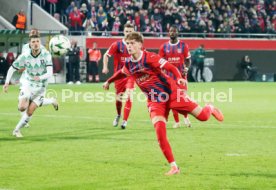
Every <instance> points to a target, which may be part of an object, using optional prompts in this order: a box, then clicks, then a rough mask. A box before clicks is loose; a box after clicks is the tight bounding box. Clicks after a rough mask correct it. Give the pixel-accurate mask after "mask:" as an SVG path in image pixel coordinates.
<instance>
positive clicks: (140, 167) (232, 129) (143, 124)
mask: <svg viewBox="0 0 276 190" xmlns="http://www.w3.org/2000/svg"><path fill="white" fill-rule="evenodd" d="M212 88H213V89H214V92H215V93H216V94H217V93H219V92H223V93H225V94H226V95H231V94H229V93H230V92H229V88H231V89H232V91H231V93H232V99H231V101H232V102H229V101H230V100H229V97H228V100H229V101H228V102H217V101H215V105H216V106H218V107H220V108H221V110H222V111H223V113H224V115H225V121H224V122H223V123H219V122H217V121H216V120H215V119H213V118H212V119H211V120H210V121H208V122H204V123H202V122H198V121H196V120H195V119H194V118H192V117H190V119H191V121H192V128H185V127H181V128H179V129H172V124H173V121H172V117H170V119H169V122H168V127H167V133H168V137H169V140H170V143H171V146H172V148H173V152H174V155H175V158H176V161H177V163H178V165H179V166H180V168H181V174H180V175H176V176H170V177H167V176H164V173H165V172H167V171H168V170H169V166H168V164H167V163H166V160H165V158H164V157H163V155H162V153H161V150H160V149H159V146H158V143H157V141H156V137H155V132H154V129H153V126H152V124H151V122H150V120H149V115H148V113H147V107H146V103H145V102H143V103H141V102H137V101H136V100H134V103H133V109H132V112H131V115H130V119H129V122H128V126H127V129H126V130H124V131H123V130H121V129H120V128H119V127H118V128H114V127H113V126H112V121H113V119H114V117H115V104H114V103H108V102H84V97H83V93H85V92H90V93H91V92H93V93H95V92H103V90H102V88H101V84H94V85H88V84H87V85H80V86H75V85H73V86H68V85H49V86H48V89H52V90H55V91H56V92H57V96H58V99H59V102H60V110H59V111H57V112H56V111H54V109H53V108H52V106H48V107H42V108H39V109H38V110H37V112H36V113H35V114H34V116H33V118H32V120H31V122H30V125H31V127H30V128H24V129H22V130H21V131H22V134H23V135H24V138H23V139H16V138H14V137H13V136H12V135H11V133H12V130H13V128H14V127H15V125H16V123H17V122H18V120H19V118H20V116H19V113H18V111H17V96H18V86H11V87H10V89H9V93H8V94H4V93H2V92H1V93H0V190H4V189H5V190H21V189H22V190H34V189H36V190H41V189H46V190H47V189H57V190H59V189H64V190H71V189H80V190H83V189H87V190H91V189H92V190H93V189H118V190H119V189H120V190H121V189H123V190H127V189H129V190H133V189H137V190H141V189H146V190H147V189H156V190H160V189H165V190H167V189H192V190H194V189H198V190H202V189H210V190H215V189H235V190H236V189H246V190H248V189H261V190H263V189H276V119H275V118H276V115H275V114H276V83H248V82H242V83H232V82H216V83H190V84H189V92H190V93H191V92H193V93H195V94H197V92H210V89H212ZM62 89H70V90H72V91H74V92H77V93H79V94H80V95H78V96H77V98H76V100H75V98H70V99H67V100H66V101H65V102H61V97H60V96H61V94H62V92H63V91H62ZM110 91H114V88H111V90H110ZM136 91H138V89H136ZM200 104H201V105H204V102H201V103H200ZM181 119H182V118H181ZM182 120H183V119H182Z"/></svg>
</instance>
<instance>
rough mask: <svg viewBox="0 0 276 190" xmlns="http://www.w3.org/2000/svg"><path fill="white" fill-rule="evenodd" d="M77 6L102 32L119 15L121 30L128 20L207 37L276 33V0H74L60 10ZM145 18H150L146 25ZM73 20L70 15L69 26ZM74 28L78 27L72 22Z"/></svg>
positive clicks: (138, 26)
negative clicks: (92, 19)
mask: <svg viewBox="0 0 276 190" xmlns="http://www.w3.org/2000/svg"><path fill="white" fill-rule="evenodd" d="M48 1H57V3H56V4H57V6H58V5H59V4H60V5H59V6H60V7H66V6H67V4H68V2H67V1H66V2H67V3H64V2H65V1H58V0H48ZM61 2H63V3H61ZM61 4H62V5H61ZM75 6H77V8H78V9H79V11H80V12H82V15H84V17H83V18H82V22H83V23H84V22H85V18H92V17H93V16H94V17H96V18H97V23H98V27H99V30H100V31H112V30H113V25H114V22H115V17H117V16H118V17H119V19H120V23H121V25H120V28H119V31H120V32H122V31H123V27H122V26H123V25H124V24H125V23H126V22H127V21H130V22H131V23H133V24H135V25H136V30H137V31H152V32H154V31H155V30H156V29H153V28H152V27H155V25H156V27H159V26H160V25H161V26H162V32H168V28H169V27H170V26H171V25H172V24H178V28H179V30H180V31H186V32H189V33H204V34H203V36H208V37H213V36H216V35H215V34H216V33H228V34H227V35H226V36H227V37H234V35H232V34H231V33H275V30H276V0H265V1H264V0H250V1H246V0H239V1H230V0H222V1H215V0H208V1H207V0H185V1H179V0H153V1H149V0H146V1H142V0H139V1H133V0H115V1H110V0H108V1H107V0H105V1H103V0H97V1H95V0H89V1H88V0H73V1H72V2H71V4H70V5H69V6H68V7H67V8H66V10H61V11H60V13H61V15H63V14H62V13H63V12H66V15H68V16H69V15H70V13H71V12H73V9H74V7H75ZM146 19H149V22H148V21H147V22H148V23H147V24H146ZM151 20H154V21H156V23H155V24H153V23H152V22H151ZM183 21H186V22H187V23H186V22H183ZM71 22H72V20H71V19H70V16H69V23H70V24H68V25H69V27H70V28H72V23H71ZM158 22H159V23H160V24H159V23H158ZM177 22H178V23H177ZM83 23H82V24H83ZM148 25H150V26H151V27H149V26H148ZM273 27H274V29H273ZM73 28H74V30H75V29H76V28H77V27H76V26H75V25H73ZM149 28H151V29H149ZM78 29H79V30H81V28H78ZM157 30H159V31H161V30H160V29H159V28H158V29H157ZM106 33H108V32H104V33H103V34H106ZM160 36H161V35H160ZM218 36H221V35H218Z"/></svg>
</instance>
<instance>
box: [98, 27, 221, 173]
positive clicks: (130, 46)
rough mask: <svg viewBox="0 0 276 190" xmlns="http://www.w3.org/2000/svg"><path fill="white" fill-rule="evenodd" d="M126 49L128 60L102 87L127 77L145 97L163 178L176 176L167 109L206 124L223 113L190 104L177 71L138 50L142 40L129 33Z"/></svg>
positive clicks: (209, 106) (161, 60)
mask: <svg viewBox="0 0 276 190" xmlns="http://www.w3.org/2000/svg"><path fill="white" fill-rule="evenodd" d="M125 40H126V44H127V50H128V52H129V54H130V55H131V58H129V59H127V60H126V63H125V66H124V67H123V68H122V69H121V70H120V71H118V72H116V73H115V74H114V75H113V76H112V77H111V78H109V79H108V80H107V81H106V82H105V83H104V85H103V88H104V89H106V90H107V89H109V85H110V83H111V82H114V81H116V80H119V79H121V78H124V77H125V76H126V75H127V76H132V77H133V78H134V79H135V81H136V83H137V85H138V86H139V87H140V89H141V90H142V91H143V92H144V93H145V94H146V96H147V97H148V109H149V113H150V117H151V121H152V123H153V125H154V128H155V131H156V136H157V139H158V142H159V146H160V148H161V150H162V152H163V154H164V156H165V157H166V159H167V161H168V163H170V166H171V169H170V170H169V171H168V172H167V173H166V175H174V174H178V173H180V169H179V168H178V166H177V164H176V162H175V160H174V156H173V153H172V149H171V146H170V144H169V141H168V139H167V135H166V121H167V117H168V113H169V110H170V109H175V110H176V111H177V112H179V113H180V114H185V113H190V114H191V115H193V116H194V117H195V118H197V119H198V120H200V121H207V120H208V119H209V118H210V116H211V115H213V116H214V117H215V118H216V119H217V120H218V121H223V114H222V113H221V112H220V111H219V109H217V108H215V107H213V106H212V105H206V106H205V107H203V108H202V107H200V106H199V105H198V104H197V103H196V102H194V101H192V100H191V99H190V98H189V97H188V96H187V95H186V94H185V91H184V90H183V88H184V87H183V85H185V83H186V81H185V79H183V78H182V76H181V74H180V72H179V70H178V69H177V68H176V67H175V66H173V65H172V64H170V63H169V62H168V61H166V60H165V59H163V58H161V57H160V56H159V55H157V54H155V53H152V52H148V51H144V50H141V48H142V46H143V37H142V35H141V34H140V33H137V32H133V33H130V34H128V35H127V37H126V38H125ZM162 69H164V70H167V71H169V72H172V73H173V74H174V75H175V76H176V78H177V82H176V81H175V80H173V79H172V78H170V77H169V76H167V75H166V74H164V73H163V72H162Z"/></svg>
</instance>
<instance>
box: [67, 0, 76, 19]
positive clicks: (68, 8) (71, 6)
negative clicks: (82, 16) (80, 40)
mask: <svg viewBox="0 0 276 190" xmlns="http://www.w3.org/2000/svg"><path fill="white" fill-rule="evenodd" d="M75 6H76V5H75V2H74V1H72V2H71V4H70V5H69V6H68V7H67V9H66V11H65V13H66V14H67V15H68V16H69V15H70V13H71V12H73V11H74V7H75Z"/></svg>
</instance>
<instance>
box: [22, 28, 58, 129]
mask: <svg viewBox="0 0 276 190" xmlns="http://www.w3.org/2000/svg"><path fill="white" fill-rule="evenodd" d="M32 35H40V34H39V32H38V30H37V29H32V30H31V31H30V34H29V36H32ZM40 48H41V49H44V50H46V48H45V47H44V46H43V45H42V44H40ZM31 51H32V50H31V46H30V43H27V44H25V45H23V47H22V51H21V52H22V54H23V53H26V52H27V53H28V52H31ZM24 80H25V70H24V71H23V72H22V75H21V77H20V86H22V83H24ZM47 105H53V107H54V109H55V110H56V111H57V110H58V102H57V100H56V98H54V97H53V98H46V97H45V98H44V99H43V103H42V105H41V106H47ZM25 112H26V111H24V112H20V113H21V115H23V114H24V113H25ZM25 127H30V125H29V123H27V124H26V125H25Z"/></svg>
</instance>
